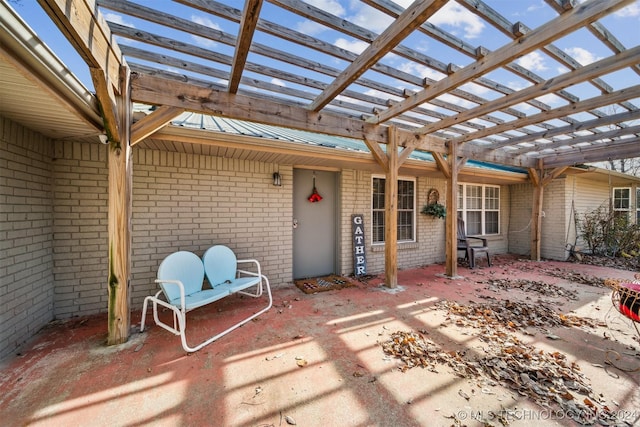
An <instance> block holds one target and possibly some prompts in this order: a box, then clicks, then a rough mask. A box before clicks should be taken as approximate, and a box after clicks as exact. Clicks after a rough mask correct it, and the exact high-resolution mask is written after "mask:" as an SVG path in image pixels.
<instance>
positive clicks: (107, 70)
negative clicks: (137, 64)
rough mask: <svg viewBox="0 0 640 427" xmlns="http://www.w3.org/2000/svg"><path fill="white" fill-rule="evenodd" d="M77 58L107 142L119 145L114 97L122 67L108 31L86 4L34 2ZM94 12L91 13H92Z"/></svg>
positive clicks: (63, 0) (79, 1)
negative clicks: (91, 88)
mask: <svg viewBox="0 0 640 427" xmlns="http://www.w3.org/2000/svg"><path fill="white" fill-rule="evenodd" d="M38 2H39V3H40V5H41V6H42V8H43V9H44V11H45V12H46V13H47V15H49V17H50V18H51V20H52V21H53V22H54V23H55V24H56V26H57V27H58V28H59V29H60V31H61V32H62V33H63V34H64V35H65V37H66V38H67V40H69V42H70V43H71V44H72V45H73V47H74V48H75V49H76V51H77V52H78V54H79V55H80V56H81V57H82V59H83V60H84V61H85V62H86V63H87V65H88V66H89V71H90V74H91V80H92V81H93V85H94V87H95V90H96V98H98V102H99V103H100V112H101V114H102V119H103V122H104V128H105V132H106V133H107V137H108V138H109V140H110V141H113V142H116V143H118V142H120V137H121V132H120V131H119V129H118V128H119V120H118V117H117V113H116V107H115V105H116V103H117V99H116V96H117V94H118V92H119V91H120V89H121V87H120V80H119V78H120V67H121V66H123V65H125V61H124V59H123V57H122V53H121V52H120V50H119V48H118V45H117V44H116V43H115V42H113V40H112V37H111V30H109V26H108V25H107V23H106V21H105V20H104V19H103V18H102V15H100V14H99V13H98V12H97V10H96V11H94V10H93V9H92V8H90V4H89V3H90V2H85V1H83V0H38ZM94 12H95V13H94Z"/></svg>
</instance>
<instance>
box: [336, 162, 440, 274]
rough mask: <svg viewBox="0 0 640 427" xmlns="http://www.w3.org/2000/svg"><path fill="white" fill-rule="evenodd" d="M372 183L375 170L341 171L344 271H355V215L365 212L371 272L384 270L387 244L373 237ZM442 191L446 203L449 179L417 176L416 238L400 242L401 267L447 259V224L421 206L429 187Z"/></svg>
mask: <svg viewBox="0 0 640 427" xmlns="http://www.w3.org/2000/svg"><path fill="white" fill-rule="evenodd" d="M371 186H372V174H371V173H370V172H367V171H353V170H343V171H342V173H341V191H342V193H341V206H342V209H341V230H342V235H341V241H342V245H341V252H340V255H341V269H342V271H341V273H342V274H346V275H348V274H352V273H353V242H352V236H351V215H352V214H356V213H362V214H364V222H365V242H366V255H367V273H368V274H378V273H382V272H384V266H385V261H384V245H380V244H376V245H374V244H372V238H371V225H372V222H371V221H372V219H371ZM431 188H435V189H437V190H438V191H439V192H440V203H444V197H445V196H444V194H445V190H446V181H445V180H441V179H433V178H424V177H420V178H418V179H417V180H416V194H417V199H416V211H417V212H416V242H410V243H399V244H398V268H399V269H406V268H413V267H418V266H421V265H426V264H433V263H436V262H443V261H444V260H445V241H444V238H445V236H444V226H445V222H444V221H443V220H441V219H437V218H432V217H429V216H425V215H421V214H420V213H419V212H420V209H422V206H423V205H424V204H426V202H427V193H428V191H429V189H431Z"/></svg>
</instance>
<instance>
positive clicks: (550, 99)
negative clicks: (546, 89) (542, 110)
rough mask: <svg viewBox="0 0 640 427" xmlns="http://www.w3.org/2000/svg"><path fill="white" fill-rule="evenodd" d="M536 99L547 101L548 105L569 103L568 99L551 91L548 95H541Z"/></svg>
mask: <svg viewBox="0 0 640 427" xmlns="http://www.w3.org/2000/svg"><path fill="white" fill-rule="evenodd" d="M536 99H537V100H538V101H540V102H543V103H545V104H547V105H550V106H552V107H553V106H558V105H562V104H566V103H567V101H565V100H564V99H562V98H560V97H559V96H558V95H556V94H553V93H549V94H547V95H542V96H539V97H537V98H536Z"/></svg>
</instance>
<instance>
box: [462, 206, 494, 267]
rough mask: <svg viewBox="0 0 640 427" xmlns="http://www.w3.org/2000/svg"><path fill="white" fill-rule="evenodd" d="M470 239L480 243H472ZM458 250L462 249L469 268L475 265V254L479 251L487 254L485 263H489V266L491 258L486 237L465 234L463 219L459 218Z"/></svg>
mask: <svg viewBox="0 0 640 427" xmlns="http://www.w3.org/2000/svg"><path fill="white" fill-rule="evenodd" d="M471 240H476V241H479V242H482V244H481V245H478V244H477V243H476V244H472V243H471ZM458 251H464V253H465V259H467V260H469V268H475V267H476V255H477V254H481V253H485V254H487V263H488V264H489V267H491V258H490V257H489V246H487V239H483V238H481V237H473V236H467V233H466V231H465V225H464V221H463V220H462V219H461V218H458Z"/></svg>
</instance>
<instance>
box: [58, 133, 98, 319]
mask: <svg viewBox="0 0 640 427" xmlns="http://www.w3.org/2000/svg"><path fill="white" fill-rule="evenodd" d="M108 149H109V148H108V146H106V145H100V144H81V143H78V142H69V141H56V144H55V152H54V155H55V161H54V163H53V179H54V191H53V195H54V204H55V205H54V209H53V217H54V226H53V231H54V253H53V260H54V268H53V273H54V278H55V282H56V287H55V317H56V318H58V319H64V318H69V317H72V316H85V315H88V314H95V313H100V312H106V311H107V301H108V291H107V276H108V268H107V266H108V264H109V260H108V253H109V251H108V230H107V228H108V210H109V208H108V201H109V200H108V198H109V195H108V191H109V186H108V179H109V171H108V159H107V157H108V151H107V150H108Z"/></svg>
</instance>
